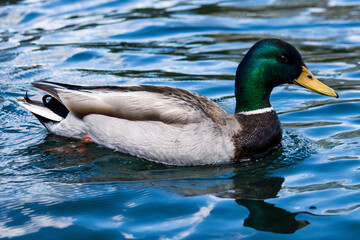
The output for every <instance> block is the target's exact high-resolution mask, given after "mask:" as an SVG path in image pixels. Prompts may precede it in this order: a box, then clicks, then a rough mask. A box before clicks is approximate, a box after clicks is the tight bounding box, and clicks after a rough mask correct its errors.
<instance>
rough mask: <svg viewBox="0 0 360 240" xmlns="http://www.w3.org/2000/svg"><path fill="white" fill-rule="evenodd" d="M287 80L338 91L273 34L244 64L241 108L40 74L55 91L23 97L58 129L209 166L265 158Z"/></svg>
mask: <svg viewBox="0 0 360 240" xmlns="http://www.w3.org/2000/svg"><path fill="white" fill-rule="evenodd" d="M284 83H296V84H298V85H301V86H304V87H306V88H309V89H311V90H313V91H315V92H318V93H321V94H324V95H328V96H333V97H337V96H338V95H337V93H336V92H334V91H333V90H332V89H331V88H329V87H327V86H326V85H324V84H322V83H320V82H319V81H318V80H316V78H315V77H314V76H313V75H312V74H311V73H310V71H309V70H308V69H307V67H306V65H305V63H304V62H303V60H302V58H301V55H300V54H299V52H298V51H297V50H296V49H295V48H294V47H293V46H292V45H290V44H288V43H286V42H284V41H282V40H279V39H265V40H262V41H260V42H258V43H256V44H255V45H254V46H253V47H252V48H251V49H250V50H249V52H248V53H247V54H246V56H245V57H244V59H243V60H242V61H241V63H240V64H239V67H238V69H237V72H236V81H235V95H236V109H235V114H229V113H227V112H225V111H224V110H222V109H221V108H220V107H219V106H218V105H216V104H215V103H214V102H213V101H211V100H209V99H208V98H206V97H204V96H201V95H199V94H196V93H192V92H189V91H186V90H182V89H179V88H173V87H167V86H156V85H139V86H77V85H69V84H61V83H55V82H49V81H38V82H35V83H33V85H34V86H35V87H37V88H39V89H42V90H44V91H45V92H47V93H48V94H49V95H45V96H44V97H43V101H33V100H30V99H29V98H28V96H25V98H21V99H18V101H19V103H20V104H21V105H22V106H24V107H25V108H27V109H28V110H30V111H31V112H32V113H34V115H35V116H36V117H37V118H38V119H39V120H40V122H41V123H42V124H43V125H44V126H45V127H46V128H47V129H48V130H49V131H50V132H52V133H54V134H56V135H60V136H65V137H71V138H78V139H80V138H82V137H83V136H84V135H89V136H90V138H91V139H92V140H93V141H94V142H95V143H97V144H99V145H102V146H105V147H108V148H111V149H115V150H117V151H121V152H124V153H128V154H131V155H134V156H138V157H141V158H145V159H148V160H151V161H155V162H160V163H164V164H171V165H204V164H218V163H229V162H236V161H243V160H249V159H257V158H260V157H263V156H265V155H266V154H267V153H268V152H270V151H271V150H272V149H274V148H276V147H277V146H278V145H279V144H280V141H281V138H282V131H281V125H280V121H279V119H278V116H277V114H276V112H275V111H274V109H273V108H272V107H271V105H270V100H269V98H270V93H271V91H272V89H273V88H274V87H276V86H278V85H280V84H284ZM48 99H50V100H49V101H48Z"/></svg>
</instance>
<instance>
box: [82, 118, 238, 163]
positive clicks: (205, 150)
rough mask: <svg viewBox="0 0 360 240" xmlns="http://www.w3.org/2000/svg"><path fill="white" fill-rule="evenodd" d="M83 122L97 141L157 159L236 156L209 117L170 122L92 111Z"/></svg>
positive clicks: (216, 159)
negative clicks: (178, 122) (175, 122)
mask: <svg viewBox="0 0 360 240" xmlns="http://www.w3.org/2000/svg"><path fill="white" fill-rule="evenodd" d="M83 122H84V123H85V126H86V132H87V134H89V135H90V137H91V138H92V139H93V141H94V142H95V143H97V144H99V145H102V146H105V147H108V148H112V149H115V150H117V151H120V152H124V153H128V154H131V155H134V156H138V157H141V158H145V159H148V160H151V161H155V162H160V163H164V164H171V165H204V164H218V163H226V162H230V159H232V158H233V157H234V152H235V151H234V150H235V147H234V143H233V141H232V139H231V137H230V135H229V134H228V133H226V132H224V131H223V130H222V129H221V128H220V127H219V126H217V125H216V124H214V123H213V122H211V121H210V120H209V121H206V120H205V121H204V122H202V123H193V124H187V125H170V124H165V123H163V122H157V121H129V120H124V119H119V118H114V117H107V116H104V115H97V114H91V115H88V116H85V117H84V118H83Z"/></svg>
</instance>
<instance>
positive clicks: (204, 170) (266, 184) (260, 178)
mask: <svg viewBox="0 0 360 240" xmlns="http://www.w3.org/2000/svg"><path fill="white" fill-rule="evenodd" d="M46 147H48V146H47V145H44V146H42V147H41V148H42V149H46ZM41 148H38V147H37V149H41ZM92 148H93V149H91V147H90V150H89V152H88V153H87V154H84V155H76V156H75V157H69V156H66V157H63V156H59V158H57V157H56V153H44V152H43V153H42V154H45V155H46V156H47V158H50V159H53V160H52V161H49V159H47V158H44V161H39V162H37V163H36V164H41V167H42V168H44V169H52V171H53V172H54V175H53V176H54V178H56V176H57V175H59V176H60V175H61V179H67V180H66V181H69V182H77V181H80V182H123V184H124V185H127V186H128V187H130V188H135V189H137V188H138V189H143V188H146V187H155V188H159V189H164V190H165V191H167V192H176V193H177V194H180V195H182V196H184V197H188V196H200V195H215V196H217V197H219V198H232V199H235V201H236V203H237V204H239V205H240V206H243V207H245V208H246V209H247V210H248V211H249V215H248V216H247V217H246V218H245V220H244V226H246V227H251V228H253V229H256V230H260V231H268V232H274V233H294V232H295V231H297V230H298V229H301V228H303V227H305V226H307V225H308V224H310V223H309V222H308V221H305V220H297V219H296V217H297V215H299V214H310V213H306V212H289V211H287V210H285V209H282V208H279V207H277V206H275V205H274V204H270V203H267V202H266V201H267V199H271V198H276V197H277V196H278V193H279V191H280V190H281V187H282V184H283V182H284V180H285V179H284V178H283V177H273V176H269V175H270V173H269V172H271V171H270V170H267V168H268V167H269V166H270V167H271V168H273V167H274V161H273V160H270V161H267V163H255V164H247V165H224V166H200V167H169V166H164V165H158V164H154V163H151V162H148V161H144V160H141V159H138V158H135V157H132V156H128V155H125V154H120V153H115V152H113V151H110V150H107V149H101V151H99V148H98V147H95V146H92ZM37 151H39V150H37ZM26 154H28V153H26ZM49 154H50V155H49ZM279 155H281V153H280V154H279ZM276 158H278V157H276ZM55 159H57V160H55ZM79 163H82V164H84V166H85V167H84V170H82V167H81V166H79ZM88 163H91V167H90V165H88ZM74 166H79V167H78V169H77V171H76V172H79V173H81V177H80V178H79V176H74V174H75V172H74V171H71V172H69V171H67V169H68V168H73V167H74ZM89 168H91V171H90V174H89V175H88V176H87V175H86V171H89ZM55 169H58V170H57V171H54V170H55ZM94 172H97V173H98V174H94ZM64 175H67V176H64Z"/></svg>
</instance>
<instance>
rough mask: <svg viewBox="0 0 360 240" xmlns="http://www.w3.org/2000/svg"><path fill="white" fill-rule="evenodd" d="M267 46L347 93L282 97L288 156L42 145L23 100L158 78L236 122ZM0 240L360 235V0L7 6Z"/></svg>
mask: <svg viewBox="0 0 360 240" xmlns="http://www.w3.org/2000/svg"><path fill="white" fill-rule="evenodd" d="M266 37H280V38H282V39H284V40H286V41H289V42H290V43H292V44H293V45H295V46H296V47H297V48H298V49H299V50H300V52H301V53H302V55H303V56H304V59H305V62H307V65H308V67H309V68H310V69H311V71H312V72H313V73H314V74H315V75H316V76H317V77H318V79H320V80H322V81H323V82H325V83H326V84H328V85H330V86H331V87H333V88H334V89H335V90H336V91H338V93H339V95H340V98H339V99H335V98H329V97H326V96H321V95H318V94H315V93H313V92H310V91H309V90H306V89H303V88H300V87H298V86H281V87H278V88H276V89H275V90H274V93H273V95H272V104H273V106H274V108H275V109H276V110H277V112H278V113H279V116H280V119H281V121H282V124H283V129H284V139H283V142H282V145H283V146H282V148H280V149H279V150H278V151H277V152H275V153H273V154H272V155H270V156H268V157H266V158H265V159H264V160H263V161H261V162H258V163H252V164H235V165H223V166H205V167H169V166H164V165H159V164H154V163H151V162H148V161H145V160H142V159H138V158H135V157H132V156H128V155H125V154H121V153H117V152H113V151H111V150H108V149H104V148H100V147H98V146H96V145H95V144H93V145H91V146H90V148H89V151H88V152H87V153H85V154H77V155H74V154H73V155H71V154H70V155H64V154H60V153H55V152H47V151H46V149H48V148H52V147H58V146H66V145H68V144H77V143H76V142H75V141H73V140H69V139H64V138H59V137H56V136H52V135H48V134H47V132H46V130H45V129H44V128H43V127H42V126H41V124H40V123H39V122H38V121H37V120H36V118H35V117H34V116H33V115H32V114H31V113H29V112H28V111H26V110H24V109H23V108H21V107H20V106H19V105H18V104H17V103H16V101H15V97H19V96H22V95H23V94H24V93H25V92H26V91H27V92H28V94H29V95H30V96H31V97H34V96H36V95H40V93H41V91H40V90H37V89H34V88H33V87H31V85H30V83H31V82H33V81H36V80H52V81H59V82H67V83H77V84H95V85H102V84H107V85H118V84H119V85H120V84H145V83H146V84H165V85H169V86H175V87H180V88H184V89H187V90H190V91H194V92H197V93H200V94H203V95H205V96H207V97H209V98H211V99H213V100H214V101H216V102H217V103H218V104H219V105H220V106H221V107H222V108H224V109H225V110H226V111H229V112H233V111H234V107H235V106H234V105H235V99H234V93H233V92H234V72H235V69H236V67H237V65H238V62H239V61H240V60H241V59H242V57H243V56H244V54H245V53H246V51H247V49H248V48H249V47H250V46H252V45H253V44H254V43H255V42H256V41H258V40H260V39H262V38H266ZM0 40H1V41H0V87H1V92H0V108H1V115H0V130H1V131H0V238H5V239H7V238H11V239H133V238H136V239H146V238H147V239H306V240H308V239H358V237H359V234H360V210H359V207H360V193H359V189H360V177H359V175H360V174H359V173H360V164H359V154H360V149H359V146H360V144H359V141H360V135H359V133H360V130H359V129H360V128H359V126H360V103H359V101H360V97H359V93H360V72H359V68H360V1H355V0H329V1H326V0H320V1H319V0H316V1H315V0H314V1H310V0H309V1H307V0H305V1H295V0H294V1H281V0H279V1H274V0H260V1H227V0H207V1H205V0H203V1H202V0H189V1H182V0H169V1H159V0H158V1H152V0H139V1H136V0H133V1H125V0H122V1H105V0H91V1H85V0H84V1H81V0H66V1H59V0H58V1H56V0H53V1H50V0H49V1H47V0H41V1H40V0H25V1H13V0H11V1H0Z"/></svg>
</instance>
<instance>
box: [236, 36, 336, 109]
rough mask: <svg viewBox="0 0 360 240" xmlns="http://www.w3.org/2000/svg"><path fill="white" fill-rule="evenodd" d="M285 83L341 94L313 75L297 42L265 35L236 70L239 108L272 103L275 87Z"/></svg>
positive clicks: (237, 105) (330, 93)
mask: <svg viewBox="0 0 360 240" xmlns="http://www.w3.org/2000/svg"><path fill="white" fill-rule="evenodd" d="M284 83H290V84H297V85H300V86H303V87H306V88H308V89H311V90H313V91H315V92H317V93H320V94H324V95H327V96H332V97H338V95H337V93H336V92H335V91H334V90H332V89H331V88H329V87H328V86H326V85H324V84H322V83H321V82H319V81H318V80H317V79H316V78H315V77H314V75H312V73H311V72H310V71H309V69H308V68H307V67H306V65H305V63H304V61H303V59H302V57H301V55H300V53H299V52H298V51H297V50H296V48H295V47H294V46H292V45H290V44H289V43H287V42H284V41H282V40H280V39H264V40H261V41H259V42H257V43H256V44H255V45H254V46H253V47H252V48H250V50H249V51H248V53H247V54H246V55H245V57H244V58H243V60H242V61H241V63H240V64H239V66H238V69H237V71H236V82H235V95H236V112H243V111H252V110H257V109H262V108H266V107H270V106H271V105H270V93H271V91H272V89H273V88H274V87H276V86H278V85H281V84H284Z"/></svg>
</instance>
